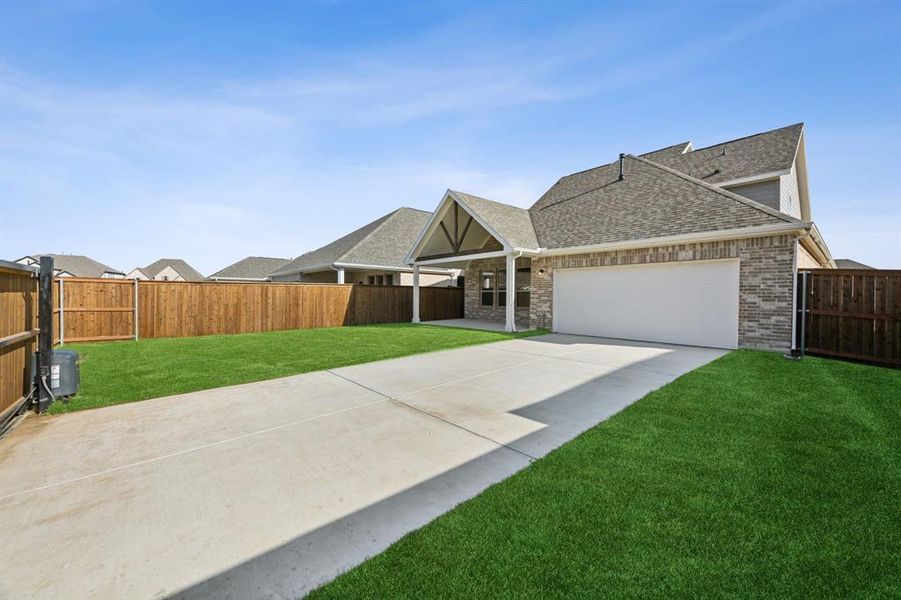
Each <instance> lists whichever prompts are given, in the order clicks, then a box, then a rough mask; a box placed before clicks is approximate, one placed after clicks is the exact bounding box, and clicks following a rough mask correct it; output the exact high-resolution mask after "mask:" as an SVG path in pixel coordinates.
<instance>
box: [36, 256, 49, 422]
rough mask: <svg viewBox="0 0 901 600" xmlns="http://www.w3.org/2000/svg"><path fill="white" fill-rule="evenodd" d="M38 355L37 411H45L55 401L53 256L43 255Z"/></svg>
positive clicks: (39, 302)
mask: <svg viewBox="0 0 901 600" xmlns="http://www.w3.org/2000/svg"><path fill="white" fill-rule="evenodd" d="M38 329H39V331H40V333H39V334H38V357H37V366H38V368H37V374H36V376H35V382H34V385H35V389H37V398H38V403H37V411H38V412H39V413H42V412H45V411H46V410H47V408H48V407H49V406H50V403H51V402H53V396H51V395H50V346H51V344H52V343H53V257H52V256H42V257H41V273H40V281H39V284H38Z"/></svg>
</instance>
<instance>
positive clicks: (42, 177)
mask: <svg viewBox="0 0 901 600" xmlns="http://www.w3.org/2000/svg"><path fill="white" fill-rule="evenodd" d="M898 6H899V5H898V4H897V3H860V2H858V3H848V4H843V3H822V4H821V3H791V4H779V3H762V2H755V3H749V4H737V3H732V4H726V3H702V2H693V3H675V2H664V3H659V4H658V3H644V2H627V3H623V2H615V3H565V4H564V3H550V4H543V3H528V4H514V3H497V4H487V3H470V4H462V3H434V4H424V3H413V4H385V3H353V4H350V3H336V2H313V3H271V4H265V3H260V2H254V3H245V4H242V3H236V2H229V3H202V2H190V3H175V2H166V3H162V2H158V3H125V2H121V3H115V2H77V1H71V2H52V3H51V2H35V1H28V2H0V256H2V257H3V258H7V259H15V258H18V257H20V256H22V255H24V254H29V253H33V252H40V251H49V252H67V253H74V254H87V255H90V256H92V257H94V258H97V259H98V260H101V261H103V262H106V263H108V264H111V265H113V266H115V267H118V268H120V269H124V270H130V269H131V268H132V267H134V266H137V265H145V264H147V263H150V262H151V261H153V260H155V259H157V258H159V257H180V258H185V259H186V260H188V261H189V262H190V263H192V264H193V265H194V266H195V267H197V268H198V269H200V270H201V271H202V272H204V273H211V272H213V271H215V270H217V269H219V268H221V267H224V266H226V265H228V264H230V263H231V262H233V261H235V260H237V259H239V258H242V257H244V256H246V255H265V256H285V257H288V256H296V255H298V254H301V253H302V252H304V251H306V250H310V249H313V248H315V247H317V246H320V245H322V244H323V243H326V242H329V241H331V240H332V239H334V238H336V237H338V236H340V235H342V234H344V233H346V232H348V231H350V230H352V229H354V228H356V227H358V226H360V225H362V224H364V223H367V222H369V221H370V220H372V219H375V218H377V217H379V216H381V215H382V214H384V213H387V212H389V211H390V210H393V209H394V208H397V207H398V206H402V205H403V206H413V207H418V208H424V209H428V210H431V209H433V208H434V206H435V205H436V204H437V203H438V201H439V200H440V199H441V195H442V193H443V192H444V190H445V189H446V188H449V187H450V188H455V189H461V190H464V191H468V192H471V193H475V194H479V195H482V196H485V197H488V198H492V199H495V200H500V201H505V202H509V203H512V204H518V205H520V206H528V205H529V204H531V203H532V202H533V201H534V200H536V199H537V198H538V197H539V196H540V195H541V194H542V193H543V192H544V191H545V190H546V189H547V188H548V187H550V186H551V185H552V184H553V183H554V182H555V181H556V180H557V179H558V178H559V177H560V176H562V175H565V174H568V173H571V172H575V171H579V170H582V169H585V168H589V167H592V166H596V165H599V164H604V163H607V162H611V161H612V160H614V159H615V158H616V156H617V154H618V153H619V152H646V151H650V150H653V149H655V148H658V147H662V146H667V145H670V144H673V143H676V142H680V141H685V140H692V141H693V142H694V144H695V146H696V147H700V146H706V145H709V144H713V143H716V142H720V141H725V140H728V139H731V138H735V137H741V136H744V135H748V134H751V133H756V132H759V131H765V130H768V129H773V128H776V127H780V126H783V125H788V124H791V123H795V122H798V121H804V122H805V123H806V124H807V156H808V166H809V170H810V188H811V205H812V211H813V217H814V220H815V221H816V222H817V224H818V225H819V227H820V229H821V231H822V232H823V233H824V235H825V237H826V240H827V242H828V243H829V245H830V248H831V250H832V253H833V255H834V256H835V257H846V256H847V257H852V258H855V259H857V260H860V261H862V262H866V263H870V264H872V265H874V266H878V267H884V268H888V267H894V268H901V158H899V154H901V153H899V150H898V148H899V145H898V140H899V139H901V43H899V37H901V36H899V34H898V32H899V31H901V9H899V8H898ZM44 217H49V219H50V221H51V224H50V231H49V235H48V237H46V238H44V239H42V238H41V235H40V233H39V231H38V229H37V226H38V225H39V223H40V219H42V218H44Z"/></svg>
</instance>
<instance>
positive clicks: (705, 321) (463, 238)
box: [405, 124, 835, 350]
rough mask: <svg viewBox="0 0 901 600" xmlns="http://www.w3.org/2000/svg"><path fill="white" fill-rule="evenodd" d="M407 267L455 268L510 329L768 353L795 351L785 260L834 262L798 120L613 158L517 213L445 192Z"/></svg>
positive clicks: (477, 304)
mask: <svg viewBox="0 0 901 600" xmlns="http://www.w3.org/2000/svg"><path fill="white" fill-rule="evenodd" d="M451 232H453V233H451ZM405 262H407V263H408V264H413V265H414V266H415V267H416V268H425V267H429V268H434V267H456V268H463V269H465V292H464V293H465V316H466V317H467V318H479V319H494V320H500V321H505V323H506V328H507V329H508V330H513V329H515V328H517V327H525V326H531V327H549V328H551V329H552V330H553V331H558V332H565V333H574V334H584V335H596V336H604V337H612V338H622V339H634V340H647V341H658V342H671V343H677V344H689V345H700V346H715V347H724V348H736V347H750V348H764V349H772V350H787V349H789V348H790V347H791V346H792V340H793V330H794V327H795V325H796V324H795V321H794V318H793V317H794V311H793V306H792V304H793V293H792V290H793V285H794V280H795V277H796V273H797V269H798V268H799V267H800V268H809V267H834V266H835V263H834V262H833V260H832V258H831V256H830V254H829V250H828V249H827V247H826V244H825V242H824V241H823V239H822V236H821V235H820V233H819V231H818V230H817V228H816V226H815V225H814V224H813V222H812V221H811V213H810V199H809V196H808V185H807V165H806V161H805V151H804V127H803V124H798V125H792V126H790V127H785V128H782V129H777V130H774V131H769V132H766V133H761V134H757V135H753V136H749V137H745V138H741V139H737V140H732V141H730V142H725V143H721V144H717V145H715V146H710V147H707V148H699V149H695V148H693V147H692V145H691V143H690V142H685V143H683V144H677V145H675V146H670V147H667V148H663V149H661V150H657V151H655V152H650V153H647V154H643V155H640V156H633V155H621V156H620V159H619V160H617V161H614V162H612V163H609V164H606V165H603V166H600V167H596V168H593V169H589V170H587V171H581V172H579V173H574V174H572V175H568V176H566V177H563V178H561V179H560V180H559V181H558V182H557V183H556V184H554V185H553V186H552V187H551V188H550V189H549V190H548V191H547V192H545V194H544V195H543V196H542V197H541V198H540V199H539V200H538V201H537V202H535V204H533V205H532V207H531V208H529V209H524V208H519V207H516V206H511V205H508V204H502V203H499V202H493V201H491V200H486V199H484V198H479V197H477V196H472V195H469V194H464V193H461V192H456V191H452V190H449V191H448V192H447V193H446V194H445V195H444V197H443V199H442V200H441V203H440V204H439V205H438V208H437V209H436V210H435V212H434V213H433V214H432V216H431V218H430V219H429V220H428V222H427V223H426V225H425V227H423V230H422V232H421V234H420V235H419V237H418V238H417V240H416V242H415V244H413V246H412V250H411V251H410V253H409V255H408V256H407V258H406V260H405ZM417 296H418V295H417V294H416V293H415V292H414V298H417ZM415 303H417V304H418V299H416V300H415Z"/></svg>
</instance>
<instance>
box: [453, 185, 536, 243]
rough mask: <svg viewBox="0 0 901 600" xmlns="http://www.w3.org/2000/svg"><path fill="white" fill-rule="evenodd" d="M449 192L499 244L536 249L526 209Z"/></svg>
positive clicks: (470, 195) (529, 217)
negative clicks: (479, 220)
mask: <svg viewBox="0 0 901 600" xmlns="http://www.w3.org/2000/svg"><path fill="white" fill-rule="evenodd" d="M449 192H450V194H451V195H452V196H453V197H454V199H455V200H457V201H458V202H460V204H461V205H462V206H463V207H464V208H468V209H469V210H470V211H472V213H473V214H474V216H475V217H477V218H479V219H481V221H482V222H483V223H484V224H486V225H487V226H488V227H486V229H488V230H489V231H491V232H492V233H494V234H496V237H498V238H499V239H498V241H499V242H501V243H506V244H508V245H509V246H510V247H511V248H523V249H529V250H534V249H537V248H538V237H537V236H536V235H535V228H534V227H533V226H532V218H531V216H530V215H529V211H528V210H527V209H525V208H520V207H518V206H513V205H512V204H504V203H502V202H495V201H494V200H488V199H486V198H482V197H480V196H473V195H472V194H466V193H464V192H458V191H455V190H449Z"/></svg>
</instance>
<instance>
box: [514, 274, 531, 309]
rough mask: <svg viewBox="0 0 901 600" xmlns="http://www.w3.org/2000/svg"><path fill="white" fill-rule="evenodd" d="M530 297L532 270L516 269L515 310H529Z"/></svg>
mask: <svg viewBox="0 0 901 600" xmlns="http://www.w3.org/2000/svg"><path fill="white" fill-rule="evenodd" d="M531 295H532V269H531V268H529V267H523V268H521V269H516V308H529V301H530V299H531Z"/></svg>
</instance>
